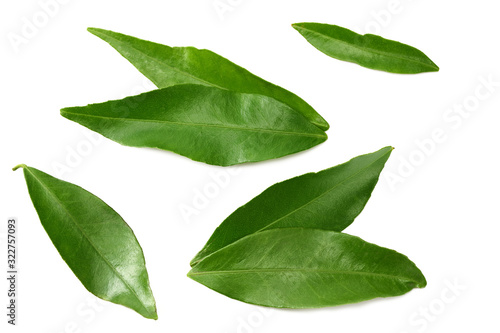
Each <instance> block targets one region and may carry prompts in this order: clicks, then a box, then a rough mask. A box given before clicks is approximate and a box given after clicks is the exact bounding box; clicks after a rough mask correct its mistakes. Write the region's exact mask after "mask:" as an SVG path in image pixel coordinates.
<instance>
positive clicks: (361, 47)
mask: <svg viewBox="0 0 500 333" xmlns="http://www.w3.org/2000/svg"><path fill="white" fill-rule="evenodd" d="M293 27H294V28H295V29H296V30H297V31H298V32H299V33H300V34H301V35H302V36H304V38H305V39H306V40H307V41H308V42H309V43H311V44H312V45H313V46H314V47H315V48H317V49H318V50H319V51H321V52H323V53H325V54H326V55H329V56H330V57H333V58H336V59H339V60H344V61H349V62H353V63H356V64H358V65H361V66H363V67H367V68H371V69H377V70H381V71H386V72H391V73H399V74H416V73H422V72H437V71H439V67H438V66H437V65H436V64H435V63H434V62H432V60H431V59H429V58H428V57H427V56H426V55H425V54H424V53H422V52H421V51H419V50H417V49H416V48H414V47H412V46H409V45H406V44H402V43H399V42H396V41H392V40H389V39H385V38H382V37H380V36H376V35H371V34H366V35H359V34H357V33H355V32H353V31H351V30H348V29H345V28H342V27H339V26H336V25H329V24H321V23H296V24H293Z"/></svg>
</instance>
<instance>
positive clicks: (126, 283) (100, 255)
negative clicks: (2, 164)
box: [24, 167, 153, 315]
mask: <svg viewBox="0 0 500 333" xmlns="http://www.w3.org/2000/svg"><path fill="white" fill-rule="evenodd" d="M24 169H25V170H27V171H28V172H29V173H30V174H31V175H32V176H33V178H34V179H36V180H37V181H38V183H40V185H42V187H43V188H44V189H45V191H46V192H48V193H49V194H50V195H51V196H52V197H53V198H54V199H55V200H56V202H57V203H58V204H59V205H60V206H61V207H62V208H63V209H64V211H65V212H66V213H67V215H68V216H69V217H70V219H71V220H72V222H73V223H74V225H75V226H76V227H77V228H78V230H80V232H81V234H82V235H83V236H84V237H85V239H86V240H87V241H88V242H89V244H90V245H91V246H92V248H93V249H94V251H95V252H96V253H97V254H98V255H99V257H101V259H102V260H103V261H104V262H105V263H106V264H107V265H108V267H110V268H111V270H112V271H113V272H114V273H115V274H116V276H118V278H119V279H120V280H121V281H122V282H123V283H124V284H125V286H126V287H127V288H128V289H129V290H130V292H132V294H133V295H134V296H135V297H136V299H137V300H138V301H139V303H140V304H141V306H142V307H143V308H144V310H146V312H147V313H149V314H150V315H152V314H153V313H151V312H150V311H149V309H148V308H147V307H146V305H145V304H144V303H143V301H142V300H141V299H140V297H139V295H137V293H136V292H135V290H134V289H133V288H132V286H130V284H129V283H128V282H127V281H126V280H125V278H124V277H123V276H122V275H121V274H120V273H119V272H118V271H117V270H116V268H115V267H114V266H113V265H112V264H111V263H110V262H109V261H108V260H107V259H106V257H105V256H104V255H103V254H102V253H101V252H100V251H99V250H98V249H97V247H96V245H95V244H94V242H93V241H92V240H91V239H90V238H89V237H88V235H87V234H86V233H85V231H84V230H83V229H82V227H81V226H80V225H79V224H78V223H77V222H76V220H75V218H74V217H73V215H72V214H71V213H70V212H69V210H68V209H67V208H66V206H65V205H64V204H63V203H62V201H61V200H60V199H59V197H58V196H57V195H56V194H55V193H54V192H53V191H51V189H50V188H49V187H48V186H47V185H45V183H44V182H42V181H41V180H40V179H39V178H38V177H37V176H36V175H35V174H34V173H33V172H32V171H31V170H30V168H29V167H26V168H24Z"/></svg>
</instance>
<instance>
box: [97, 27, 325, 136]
mask: <svg viewBox="0 0 500 333" xmlns="http://www.w3.org/2000/svg"><path fill="white" fill-rule="evenodd" d="M88 31H89V32H91V33H92V34H94V35H96V36H97V37H99V38H101V39H102V40H104V41H105V42H107V43H109V45H111V46H112V47H113V48H115V49H116V50H117V51H118V52H119V53H120V54H121V55H122V56H124V57H125V58H126V59H127V60H128V61H130V63H131V64H132V65H134V66H135V67H136V68H137V69H138V70H139V71H140V72H141V73H142V74H144V75H145V76H146V77H147V78H148V79H150V80H151V81H153V83H154V84H155V85H156V86H157V87H158V88H166V87H170V86H173V85H178V84H190V83H191V84H201V85H206V86H214V87H219V88H223V89H228V90H231V91H235V92H240V93H247V94H258V95H264V96H268V97H271V98H274V99H276V100H278V101H280V102H282V103H284V104H287V105H288V106H290V108H292V109H294V110H296V111H298V112H301V113H302V114H303V115H304V116H305V117H306V118H307V119H309V121H311V122H312V123H313V124H315V125H316V126H318V127H319V128H321V129H322V130H325V131H326V130H327V129H328V128H329V125H328V123H327V122H326V121H325V120H324V119H323V117H321V116H320V115H319V114H318V113H317V112H316V111H315V110H314V109H313V108H312V107H311V106H310V105H309V104H307V103H306V102H305V101H304V100H302V99H301V98H300V97H298V96H297V95H295V94H293V93H291V92H289V91H287V90H285V89H283V88H281V87H279V86H277V85H274V84H272V83H269V82H267V81H265V80H263V79H261V78H260V77H258V76H256V75H254V74H252V73H250V72H249V71H247V70H246V69H244V68H242V67H240V66H238V65H236V64H234V63H232V62H231V61H229V60H227V59H226V58H223V57H221V56H220V55H218V54H216V53H214V52H212V51H209V50H199V49H196V48H194V47H170V46H167V45H162V44H157V43H153V42H149V41H146V40H143V39H139V38H135V37H132V36H127V35H123V34H120V33H116V32H113V31H109V30H103V29H97V28H88Z"/></svg>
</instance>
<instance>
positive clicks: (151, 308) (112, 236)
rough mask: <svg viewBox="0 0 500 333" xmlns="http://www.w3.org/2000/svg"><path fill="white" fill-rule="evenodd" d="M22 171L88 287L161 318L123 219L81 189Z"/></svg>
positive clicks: (50, 229)
mask: <svg viewBox="0 0 500 333" xmlns="http://www.w3.org/2000/svg"><path fill="white" fill-rule="evenodd" d="M19 167H22V168H23V169H24V177H25V179H26V184H27V185H28V191H29V194H30V197H31V200H32V201H33V205H34V206H35V209H36V211H37V213H38V216H39V217H40V221H41V222H42V225H43V227H44V229H45V231H46V232H47V234H48V235H49V237H50V239H51V241H52V243H53V244H54V246H55V247H56V249H57V251H59V253H60V255H61V257H62V258H63V259H64V261H65V262H66V263H67V264H68V266H69V267H70V268H71V270H72V271H73V273H75V275H76V276H77V277H78V279H79V280H80V281H81V282H82V284H83V285H84V286H85V288H87V290H88V291H90V292H91V293H92V294H94V295H96V296H97V297H99V298H102V299H104V300H107V301H110V302H113V303H116V304H121V305H124V306H126V307H129V308H131V309H133V310H135V311H137V312H138V313H139V314H141V315H142V316H144V317H146V318H150V319H158V316H157V314H156V305H155V300H154V298H153V294H152V291H151V289H150V287H149V277H148V273H147V271H146V267H145V261H144V255H143V252H142V249H141V247H140V245H139V243H138V242H137V239H136V238H135V236H134V233H133V232H132V230H131V229H130V227H129V226H128V225H127V224H126V223H125V221H124V220H123V219H122V218H121V217H120V215H118V213H116V212H115V211H114V210H113V209H112V208H111V207H109V206H108V205H107V204H106V203H104V202H103V201H102V200H101V199H99V198H98V197H96V196H94V195H93V194H91V193H89V192H87V191H86V190H84V189H82V188H81V187H79V186H76V185H73V184H71V183H67V182H65V181H62V180H60V179H57V178H54V177H52V176H49V175H47V174H46V173H43V172H42V171H40V170H37V169H35V168H31V167H28V166H26V165H24V164H22V165H19V166H17V167H16V168H14V170H16V169H17V168H19Z"/></svg>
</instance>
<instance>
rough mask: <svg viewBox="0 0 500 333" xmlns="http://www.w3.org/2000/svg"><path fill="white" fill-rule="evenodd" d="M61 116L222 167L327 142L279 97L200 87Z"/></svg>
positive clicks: (79, 109)
mask: <svg viewBox="0 0 500 333" xmlns="http://www.w3.org/2000/svg"><path fill="white" fill-rule="evenodd" d="M61 115H62V116H64V117H66V118H68V119H70V120H73V121H75V122H77V123H79V124H81V125H83V126H85V127H88V128H90V129H91V130H93V131H96V132H98V133H101V134H102V135H104V136H105V137H107V138H109V139H111V140H114V141H116V142H119V143H121V144H123V145H127V146H134V147H155V148H160V149H164V150H169V151H173V152H175V153H178V154H180V155H183V156H186V157H189V158H191V159H193V160H195V161H200V162H205V163H208V164H215V165H221V166H228V165H233V164H238V163H245V162H257V161H263V160H268V159H272V158H277V157H282V156H285V155H288V154H292V153H296V152H299V151H302V150H305V149H308V148H311V147H313V146H315V145H317V144H320V143H321V142H323V141H325V140H326V139H327V136H326V134H325V133H324V132H323V131H322V130H320V129H319V128H317V127H316V126H314V125H313V124H311V123H310V122H309V121H308V120H307V119H306V118H305V117H303V116H302V115H301V114H300V113H298V112H295V111H294V110H292V109H290V107H289V106H287V105H285V104H283V103H280V102H278V101H276V100H275V99H272V98H270V97H266V96H262V95H252V94H241V93H236V92H232V91H228V90H224V89H219V88H214V87H207V86H202V85H178V86H172V87H169V88H163V89H159V90H155V91H151V92H148V93H144V94H142V95H139V96H135V97H128V98H125V99H123V100H119V101H110V102H105V103H101V104H91V105H88V106H86V107H73V108H65V109H62V110H61Z"/></svg>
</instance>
